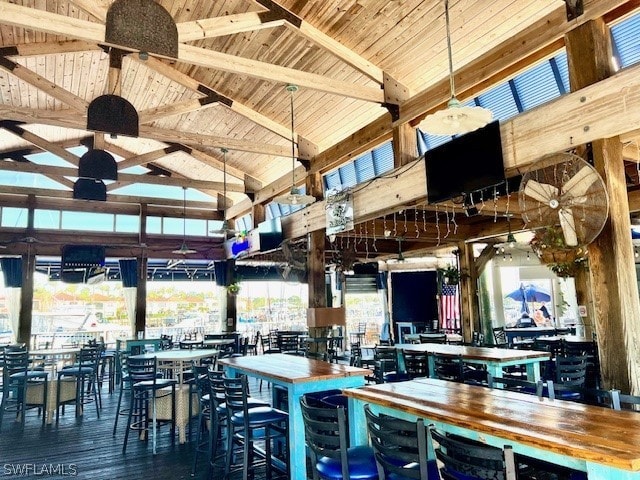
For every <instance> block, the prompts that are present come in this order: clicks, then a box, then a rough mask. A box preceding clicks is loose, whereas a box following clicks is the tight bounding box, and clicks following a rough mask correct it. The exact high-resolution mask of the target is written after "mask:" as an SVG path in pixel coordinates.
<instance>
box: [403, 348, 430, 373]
mask: <svg viewBox="0 0 640 480" xmlns="http://www.w3.org/2000/svg"><path fill="white" fill-rule="evenodd" d="M404 363H405V366H406V371H407V374H408V375H409V377H410V378H411V379H414V378H420V377H428V376H429V355H428V354H427V352H407V351H406V350H405V351H404Z"/></svg>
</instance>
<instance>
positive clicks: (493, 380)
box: [487, 375, 549, 398]
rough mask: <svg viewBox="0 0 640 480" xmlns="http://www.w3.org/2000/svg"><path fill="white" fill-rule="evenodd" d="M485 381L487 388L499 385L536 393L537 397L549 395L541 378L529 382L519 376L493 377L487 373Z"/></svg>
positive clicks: (504, 387) (506, 388)
mask: <svg viewBox="0 0 640 480" xmlns="http://www.w3.org/2000/svg"><path fill="white" fill-rule="evenodd" d="M487 383H488V385H489V388H498V387H499V386H500V388H503V389H505V390H511V391H513V392H519V393H526V394H529V395H536V396H537V397H538V398H542V397H544V396H549V392H548V390H546V389H545V384H544V383H543V382H542V380H539V381H537V382H531V381H529V380H522V379H520V378H510V377H493V376H491V375H488V376H487ZM545 390H546V391H545Z"/></svg>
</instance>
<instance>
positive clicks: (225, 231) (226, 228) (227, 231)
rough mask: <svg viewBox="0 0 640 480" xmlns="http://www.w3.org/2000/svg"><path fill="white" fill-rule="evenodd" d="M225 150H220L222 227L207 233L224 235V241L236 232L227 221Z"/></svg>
mask: <svg viewBox="0 0 640 480" xmlns="http://www.w3.org/2000/svg"><path fill="white" fill-rule="evenodd" d="M228 151H229V150H227V149H226V148H223V149H222V171H223V175H224V176H223V184H222V185H223V187H222V192H223V193H222V197H223V200H222V201H223V204H224V208H223V209H222V226H221V227H220V229H218V230H211V231H209V233H213V234H219V235H224V238H225V240H226V239H227V237H229V236H234V235H235V234H236V231H235V230H233V229H232V228H231V226H230V223H229V220H227V152H228Z"/></svg>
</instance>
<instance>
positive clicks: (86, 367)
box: [56, 346, 101, 425]
mask: <svg viewBox="0 0 640 480" xmlns="http://www.w3.org/2000/svg"><path fill="white" fill-rule="evenodd" d="M99 361H100V351H99V350H98V348H96V347H91V346H89V347H82V348H81V349H80V353H79V354H78V363H77V364H75V365H73V366H70V367H65V368H63V369H62V370H60V371H59V372H58V390H57V392H56V425H57V424H58V422H59V420H60V406H61V405H62V406H63V408H64V404H65V403H70V402H65V401H61V400H60V393H61V391H62V382H68V381H75V382H76V397H75V399H74V400H73V402H74V403H75V406H76V417H78V416H80V415H81V414H82V409H83V407H84V403H85V382H86V383H87V394H88V395H89V399H90V400H87V401H93V403H94V404H95V406H96V415H97V416H98V418H100V406H101V401H100V387H99V386H98V364H99Z"/></svg>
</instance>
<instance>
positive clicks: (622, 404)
mask: <svg viewBox="0 0 640 480" xmlns="http://www.w3.org/2000/svg"><path fill="white" fill-rule="evenodd" d="M610 392H611V400H612V402H611V408H613V409H614V410H635V411H640V397H639V396H637V395H628V394H626V393H620V390H615V389H614V390H610Z"/></svg>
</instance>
